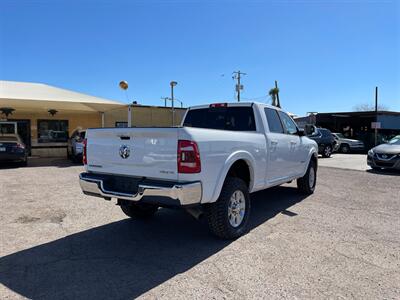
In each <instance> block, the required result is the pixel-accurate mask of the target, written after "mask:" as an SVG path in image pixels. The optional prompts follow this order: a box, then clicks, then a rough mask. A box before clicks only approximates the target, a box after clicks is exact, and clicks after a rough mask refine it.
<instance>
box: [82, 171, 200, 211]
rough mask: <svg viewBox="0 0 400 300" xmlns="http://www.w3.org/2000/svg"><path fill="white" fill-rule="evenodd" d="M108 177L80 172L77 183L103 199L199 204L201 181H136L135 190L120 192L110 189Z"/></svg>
mask: <svg viewBox="0 0 400 300" xmlns="http://www.w3.org/2000/svg"><path fill="white" fill-rule="evenodd" d="M107 179H110V177H109V176H108V178H106V177H104V178H103V177H102V176H101V175H99V174H92V173H81V174H80V175H79V184H80V186H81V188H82V191H83V193H84V194H86V195H90V196H95V197H101V198H105V199H110V198H117V199H123V200H128V201H134V202H139V201H141V202H148V203H154V204H160V206H161V205H165V204H166V205H178V206H187V205H194V204H199V203H200V202H201V196H202V186H201V182H198V181H197V182H188V183H170V182H164V181H163V182H157V181H149V182H145V181H142V182H138V183H137V188H136V189H135V190H136V191H135V192H121V191H117V190H114V189H110V188H109V187H107V186H106V184H105V181H106V180H107Z"/></svg>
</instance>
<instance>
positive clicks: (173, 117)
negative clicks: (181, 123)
mask: <svg viewBox="0 0 400 300" xmlns="http://www.w3.org/2000/svg"><path fill="white" fill-rule="evenodd" d="M169 84H170V86H171V101H172V126H174V124H175V108H174V86H176V85H177V84H178V83H177V82H176V81H171V82H170V83H169Z"/></svg>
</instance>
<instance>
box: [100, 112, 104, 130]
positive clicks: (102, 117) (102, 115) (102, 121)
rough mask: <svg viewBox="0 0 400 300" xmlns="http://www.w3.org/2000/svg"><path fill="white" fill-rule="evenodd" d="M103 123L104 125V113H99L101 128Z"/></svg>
mask: <svg viewBox="0 0 400 300" xmlns="http://www.w3.org/2000/svg"><path fill="white" fill-rule="evenodd" d="M104 123H105V118H104V112H101V128H104Z"/></svg>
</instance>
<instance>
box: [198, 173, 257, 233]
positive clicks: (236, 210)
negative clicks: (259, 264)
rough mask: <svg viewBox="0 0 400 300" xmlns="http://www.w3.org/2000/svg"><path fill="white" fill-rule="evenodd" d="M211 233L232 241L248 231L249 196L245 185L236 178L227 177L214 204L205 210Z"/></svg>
mask: <svg viewBox="0 0 400 300" xmlns="http://www.w3.org/2000/svg"><path fill="white" fill-rule="evenodd" d="M205 212H206V217H207V221H208V225H209V227H210V230H211V232H212V233H213V234H214V235H216V236H218V237H220V238H223V239H234V238H237V237H239V236H241V235H243V234H244V233H245V232H246V231H247V229H248V220H249V215H250V196H249V191H248V187H247V185H246V183H245V182H244V181H243V180H241V179H239V178H236V177H228V178H227V179H226V180H225V183H224V186H223V187H222V191H221V194H220V196H219V198H218V200H217V201H216V202H215V203H210V204H208V205H207V206H206V209H205Z"/></svg>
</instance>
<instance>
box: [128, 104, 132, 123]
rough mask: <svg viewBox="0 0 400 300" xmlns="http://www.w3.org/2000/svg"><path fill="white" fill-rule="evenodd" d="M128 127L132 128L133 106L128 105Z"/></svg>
mask: <svg viewBox="0 0 400 300" xmlns="http://www.w3.org/2000/svg"><path fill="white" fill-rule="evenodd" d="M128 127H132V106H131V105H130V104H129V105H128Z"/></svg>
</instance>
